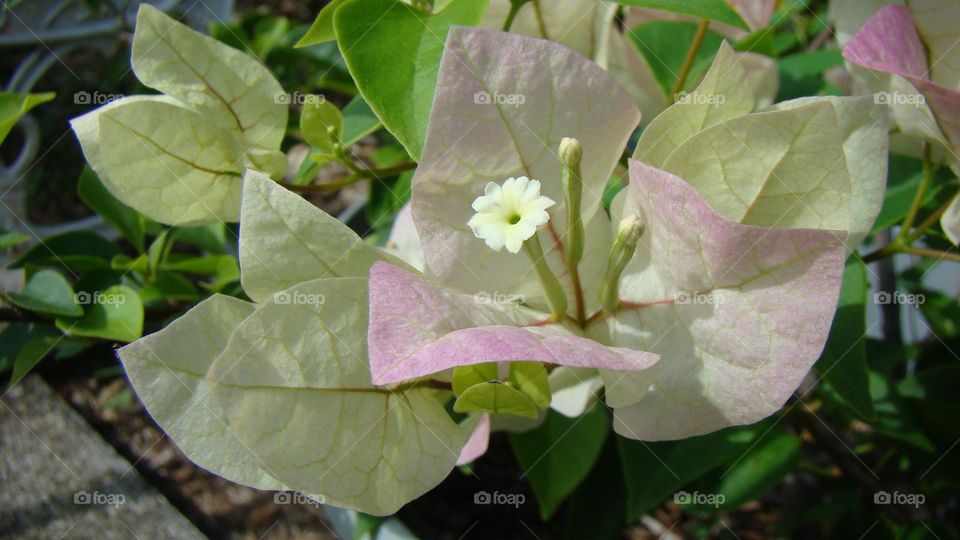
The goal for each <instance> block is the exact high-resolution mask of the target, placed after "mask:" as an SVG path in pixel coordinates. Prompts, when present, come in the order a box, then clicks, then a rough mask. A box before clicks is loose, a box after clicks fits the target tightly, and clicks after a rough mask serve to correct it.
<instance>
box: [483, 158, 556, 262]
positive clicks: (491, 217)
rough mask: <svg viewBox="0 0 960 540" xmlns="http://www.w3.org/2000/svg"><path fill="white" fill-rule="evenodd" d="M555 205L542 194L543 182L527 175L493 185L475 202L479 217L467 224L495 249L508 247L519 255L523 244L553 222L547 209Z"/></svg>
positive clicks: (491, 183) (489, 185) (488, 186)
mask: <svg viewBox="0 0 960 540" xmlns="http://www.w3.org/2000/svg"><path fill="white" fill-rule="evenodd" d="M554 204H555V203H554V202H553V200H552V199H550V198H548V197H544V196H542V195H540V182H539V181H537V180H530V179H529V178H527V177H526V176H520V177H517V178H508V179H506V180H505V181H504V182H503V184H502V185H499V186H498V185H497V184H495V183H493V182H490V183H489V184H487V186H486V187H485V188H484V195H481V196H479V197H477V198H476V199H474V201H473V204H472V205H471V206H472V207H473V209H474V211H475V212H476V214H474V215H473V216H472V217H471V218H470V220H469V221H468V222H467V225H468V226H469V227H470V229H471V230H472V231H473V234H474V236H476V237H477V238H480V239H481V240H483V241H484V242H486V244H487V246H489V247H490V248H491V249H494V250H496V251H499V250H500V249H501V248H503V247H506V248H507V250H508V251H510V252H511V253H518V252H519V251H520V248H521V247H522V246H523V242H524V241H525V240H527V239H528V238H530V237H532V236H533V235H535V234H537V228H538V227H540V226H542V225H544V224H546V223H547V221H549V220H550V214H549V213H547V212H546V209H547V208H549V207H551V206H553V205H554Z"/></svg>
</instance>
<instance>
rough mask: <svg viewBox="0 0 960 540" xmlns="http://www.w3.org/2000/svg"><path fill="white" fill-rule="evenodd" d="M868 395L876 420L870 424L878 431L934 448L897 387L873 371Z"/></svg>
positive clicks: (925, 447) (901, 439) (891, 436)
mask: <svg viewBox="0 0 960 540" xmlns="http://www.w3.org/2000/svg"><path fill="white" fill-rule="evenodd" d="M870 395H871V396H872V397H873V404H874V408H875V410H876V411H877V415H876V420H875V421H873V422H871V425H872V426H873V427H874V428H876V429H877V431H878V432H880V433H882V434H884V435H886V436H888V437H890V438H892V439H896V440H899V441H903V442H905V443H907V444H910V445H912V446H914V447H916V448H919V449H921V450H926V451H929V452H932V451H934V450H935V448H936V447H935V446H934V444H933V442H932V441H930V439H929V438H927V436H926V435H924V433H923V431H922V430H921V429H920V428H919V427H918V426H919V423H918V422H917V419H916V417H915V416H914V415H913V412H912V410H911V408H910V406H909V404H908V403H906V401H905V400H904V399H903V397H902V396H900V395H899V394H898V393H897V388H896V387H895V386H894V385H893V384H892V383H891V382H890V381H888V380H887V379H886V378H884V377H883V376H882V375H880V374H878V373H876V372H874V371H871V372H870Z"/></svg>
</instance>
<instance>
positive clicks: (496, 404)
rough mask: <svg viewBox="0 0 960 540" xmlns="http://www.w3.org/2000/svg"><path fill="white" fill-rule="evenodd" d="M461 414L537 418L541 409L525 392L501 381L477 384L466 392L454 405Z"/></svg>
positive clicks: (454, 408) (455, 409) (458, 397)
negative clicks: (472, 413)
mask: <svg viewBox="0 0 960 540" xmlns="http://www.w3.org/2000/svg"><path fill="white" fill-rule="evenodd" d="M453 410H454V411H456V412H460V413H469V412H486V413H492V414H509V415H513V416H523V417H525V418H536V417H537V416H539V415H540V407H538V406H537V404H536V403H534V402H533V400H532V399H530V398H529V397H527V396H526V395H524V393H523V392H521V391H519V390H517V389H516V388H513V387H511V386H507V385H506V384H504V383H502V382H500V381H494V382H485V383H480V384H475V385H473V386H471V387H469V388H467V389H466V390H464V391H463V392H462V393H461V394H460V395H459V396H457V400H456V401H455V402H454V403H453Z"/></svg>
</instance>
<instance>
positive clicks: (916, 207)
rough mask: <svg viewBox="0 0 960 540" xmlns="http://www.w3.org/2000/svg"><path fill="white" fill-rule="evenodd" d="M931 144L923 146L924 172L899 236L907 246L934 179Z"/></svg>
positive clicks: (898, 238)
mask: <svg viewBox="0 0 960 540" xmlns="http://www.w3.org/2000/svg"><path fill="white" fill-rule="evenodd" d="M930 152H931V150H930V144H929V143H924V145H923V172H922V173H921V174H920V185H919V186H917V192H916V193H914V195H913V202H912V203H910V208H909V209H908V210H907V216H906V217H905V218H903V224H902V225H901V226H900V233H899V234H898V235H897V239H896V240H899V241H901V242H903V243H905V244H907V243H909V242H907V241H906V240H907V238H908V237H909V236H910V227H912V226H913V221H914V220H915V219H917V212H919V211H920V207H921V206H923V197H924V196H925V195H926V194H927V188H928V187H929V186H930V180H932V179H933V163H932V159H931V158H930Z"/></svg>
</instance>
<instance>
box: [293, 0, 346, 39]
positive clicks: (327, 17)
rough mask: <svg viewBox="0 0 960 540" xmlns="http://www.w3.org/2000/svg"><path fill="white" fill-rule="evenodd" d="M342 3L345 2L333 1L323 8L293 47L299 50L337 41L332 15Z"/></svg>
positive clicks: (342, 0)
mask: <svg viewBox="0 0 960 540" xmlns="http://www.w3.org/2000/svg"><path fill="white" fill-rule="evenodd" d="M344 1H345V0H333V1H332V2H329V3H328V4H327V5H325V6H323V9H321V10H320V13H318V14H317V18H316V19H314V21H313V24H311V25H310V28H309V29H308V30H307V33H306V34H304V35H303V37H302V38H300V41H298V42H297V44H296V45H294V47H296V48H298V49H299V48H301V47H309V46H311V45H317V44H318V43H326V42H327V41H333V40H335V39H337V34H336V33H335V32H334V30H333V13H334V12H335V11H336V10H337V8H339V7H340V6H341V5H343V3H344Z"/></svg>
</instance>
